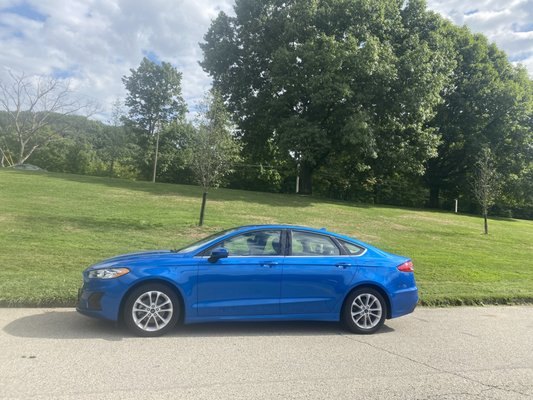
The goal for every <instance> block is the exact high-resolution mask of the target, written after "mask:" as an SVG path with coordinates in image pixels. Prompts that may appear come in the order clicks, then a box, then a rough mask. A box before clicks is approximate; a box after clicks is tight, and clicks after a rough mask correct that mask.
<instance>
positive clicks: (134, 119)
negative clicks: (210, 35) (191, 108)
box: [122, 57, 187, 182]
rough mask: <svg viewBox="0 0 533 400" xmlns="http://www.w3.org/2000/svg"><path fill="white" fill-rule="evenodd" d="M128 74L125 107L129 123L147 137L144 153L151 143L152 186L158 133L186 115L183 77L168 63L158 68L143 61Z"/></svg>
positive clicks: (125, 83) (156, 156)
mask: <svg viewBox="0 0 533 400" xmlns="http://www.w3.org/2000/svg"><path fill="white" fill-rule="evenodd" d="M130 72H131V75H130V76H123V77H122V82H123V83H124V86H125V87H126V90H127V91H128V95H127V97H126V103H125V104H126V106H127V107H129V113H128V117H129V120H130V122H131V123H132V124H133V125H134V126H135V127H137V128H139V129H140V130H141V131H142V132H143V133H144V134H145V135H147V139H148V140H147V141H146V143H145V145H146V148H145V151H146V152H148V146H149V145H150V144H151V143H153V149H154V150H153V151H154V154H153V167H152V182H155V180H156V175H157V161H158V156H159V139H160V133H161V131H162V129H163V128H164V126H165V125H166V124H168V123H170V122H172V121H178V120H183V119H184V118H185V114H186V113H187V106H186V104H185V101H184V100H183V97H182V95H181V78H182V74H181V73H180V72H178V71H177V69H176V68H174V67H173V66H172V65H171V64H169V63H166V62H162V63H161V64H160V65H158V64H156V63H154V62H152V61H150V60H149V59H148V58H146V57H145V58H143V60H142V61H141V64H140V65H139V67H138V68H137V69H136V70H134V69H130Z"/></svg>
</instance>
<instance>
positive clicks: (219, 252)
mask: <svg viewBox="0 0 533 400" xmlns="http://www.w3.org/2000/svg"><path fill="white" fill-rule="evenodd" d="M228 255H229V252H228V250H227V249H225V248H224V247H218V248H216V249H214V250H213V251H212V252H211V255H210V256H209V258H208V259H207V261H209V262H211V263H215V262H217V261H218V260H220V259H221V258H228Z"/></svg>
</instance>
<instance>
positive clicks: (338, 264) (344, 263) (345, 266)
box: [335, 262, 352, 269]
mask: <svg viewBox="0 0 533 400" xmlns="http://www.w3.org/2000/svg"><path fill="white" fill-rule="evenodd" d="M335 266H336V267H337V268H342V269H346V268H348V267H351V266H352V264H350V263H347V262H340V263H337V264H335Z"/></svg>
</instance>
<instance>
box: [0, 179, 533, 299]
mask: <svg viewBox="0 0 533 400" xmlns="http://www.w3.org/2000/svg"><path fill="white" fill-rule="evenodd" d="M200 201H201V191H200V189H199V188H197V187H195V186H185V185H169V184H151V183H146V182H131V181H125V180H120V179H107V178H97V177H89V176H78V175H66V174H53V173H34V172H21V171H10V170H0V262H1V263H0V305H11V306H13V305H69V306H70V305H73V304H74V303H75V297H76V291H77V288H78V287H79V286H80V284H81V271H82V270H83V269H84V268H86V267H87V266H89V265H90V264H92V263H94V262H96V261H99V260H102V259H104V258H106V257H110V256H113V255H117V254H121V253H126V252H132V251H138V250H144V249H159V248H163V249H164V248H167V249H168V248H175V247H179V246H181V245H184V244H186V243H189V242H191V241H193V240H196V239H198V238H200V237H202V236H205V235H207V234H210V233H212V232H215V231H217V230H220V229H223V228H227V227H231V226H236V225H245V224H258V223H261V224H262V223H287V224H300V225H307V226H312V227H318V228H321V227H326V228H327V229H328V230H331V231H334V232H339V233H343V234H346V235H349V236H353V237H355V238H358V239H361V240H363V241H366V242H368V243H371V244H373V245H375V246H378V247H380V248H382V249H384V250H386V251H390V252H393V253H397V254H402V255H405V256H409V257H411V258H412V259H413V261H414V264H415V272H416V278H417V281H418V285H419V288H420V295H421V300H422V303H423V304H427V305H447V304H482V303H513V302H531V301H533V264H532V259H533V221H522V220H512V219H491V220H490V221H489V229H490V232H491V233H490V235H488V236H485V235H483V234H482V228H483V226H482V222H483V221H482V219H481V218H480V217H476V216H470V215H455V214H453V213H445V212H434V211H427V210H416V209H405V208H395V207H384V206H370V205H364V204H353V203H344V202H334V201H328V200H324V199H321V198H315V197H303V196H296V195H278V194H267V193H256V192H246V191H238V190H225V189H219V190H215V191H213V192H212V193H210V194H209V198H208V202H207V212H206V225H205V226H204V227H203V228H199V227H197V226H196V223H197V219H198V213H199V209H200Z"/></svg>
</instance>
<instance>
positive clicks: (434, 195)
mask: <svg viewBox="0 0 533 400" xmlns="http://www.w3.org/2000/svg"><path fill="white" fill-rule="evenodd" d="M439 192H440V188H439V187H438V186H430V187H429V207H430V208H439V207H440V201H439Z"/></svg>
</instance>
